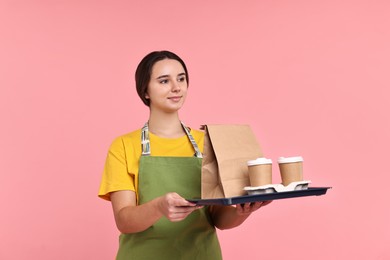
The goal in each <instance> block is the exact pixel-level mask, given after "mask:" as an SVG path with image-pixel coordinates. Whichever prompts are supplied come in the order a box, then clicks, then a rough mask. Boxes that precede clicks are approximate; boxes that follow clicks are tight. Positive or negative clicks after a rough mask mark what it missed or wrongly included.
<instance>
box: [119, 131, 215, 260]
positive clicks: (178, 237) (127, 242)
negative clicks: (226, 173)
mask: <svg viewBox="0 0 390 260" xmlns="http://www.w3.org/2000/svg"><path fill="white" fill-rule="evenodd" d="M183 128H184V130H185V132H186V134H187V136H188V138H189V140H190V141H191V143H192V145H193V147H194V150H195V156H194V157H161V156H150V143H149V132H148V125H147V124H145V126H144V127H143V129H142V134H141V139H142V140H141V144H142V156H141V158H140V166H139V184H138V185H139V187H138V191H139V200H138V203H139V204H144V203H146V202H148V201H151V200H153V199H154V198H156V197H159V196H162V195H164V194H166V193H168V192H176V193H178V194H179V195H180V196H182V197H183V198H194V197H200V189H201V188H200V187H201V186H200V185H201V183H200V182H201V166H202V154H201V153H200V151H199V148H198V146H197V144H196V142H195V140H194V139H193V137H192V136H191V134H190V131H189V129H188V128H187V127H185V126H184V125H183ZM119 242H120V244H119V250H118V254H117V259H118V260H122V259H136V260H138V259H158V260H164V259H169V260H174V259H191V260H192V259H201V260H207V259H210V260H218V259H222V256H221V249H220V246H219V242H218V238H217V234H216V231H215V227H214V225H213V224H212V221H211V217H210V215H209V213H208V209H207V207H204V208H202V209H199V210H195V211H194V212H192V213H191V214H190V215H189V216H187V218H186V219H184V220H182V221H179V222H171V221H169V220H168V219H167V218H165V217H162V218H161V219H160V220H158V221H157V222H156V223H154V224H153V225H152V226H151V227H149V228H148V229H147V230H145V231H142V232H138V233H132V234H121V235H120V238H119Z"/></svg>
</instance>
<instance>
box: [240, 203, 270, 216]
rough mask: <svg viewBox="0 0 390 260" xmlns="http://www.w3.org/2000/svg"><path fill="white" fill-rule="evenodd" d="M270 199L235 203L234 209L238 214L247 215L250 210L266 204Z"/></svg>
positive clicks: (252, 210)
mask: <svg viewBox="0 0 390 260" xmlns="http://www.w3.org/2000/svg"><path fill="white" fill-rule="evenodd" d="M271 202H272V200H269V201H256V202H252V203H244V204H237V205H236V210H237V214H238V215H249V214H251V213H252V212H254V211H256V210H258V209H259V208H261V207H264V206H267V205H268V204H270V203H271Z"/></svg>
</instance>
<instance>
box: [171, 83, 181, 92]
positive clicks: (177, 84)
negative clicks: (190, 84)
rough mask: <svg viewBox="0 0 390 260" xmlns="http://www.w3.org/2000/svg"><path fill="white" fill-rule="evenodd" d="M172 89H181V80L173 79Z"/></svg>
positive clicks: (176, 90)
mask: <svg viewBox="0 0 390 260" xmlns="http://www.w3.org/2000/svg"><path fill="white" fill-rule="evenodd" d="M172 91H173V92H178V91H180V85H179V82H176V81H173V83H172Z"/></svg>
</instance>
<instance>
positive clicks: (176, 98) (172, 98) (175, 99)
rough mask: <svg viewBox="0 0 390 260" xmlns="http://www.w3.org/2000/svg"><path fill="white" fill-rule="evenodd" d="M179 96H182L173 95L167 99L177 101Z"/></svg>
mask: <svg viewBox="0 0 390 260" xmlns="http://www.w3.org/2000/svg"><path fill="white" fill-rule="evenodd" d="M181 98H182V96H174V97H169V98H168V99H169V100H172V101H175V102H178V101H180V99H181Z"/></svg>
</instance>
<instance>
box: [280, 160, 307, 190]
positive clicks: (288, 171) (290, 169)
mask: <svg viewBox="0 0 390 260" xmlns="http://www.w3.org/2000/svg"><path fill="white" fill-rule="evenodd" d="M278 164H279V170H280V176H281V178H282V184H283V185H284V186H287V185H289V184H290V183H291V182H295V181H303V158H302V157H301V156H295V157H279V159H278Z"/></svg>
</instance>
